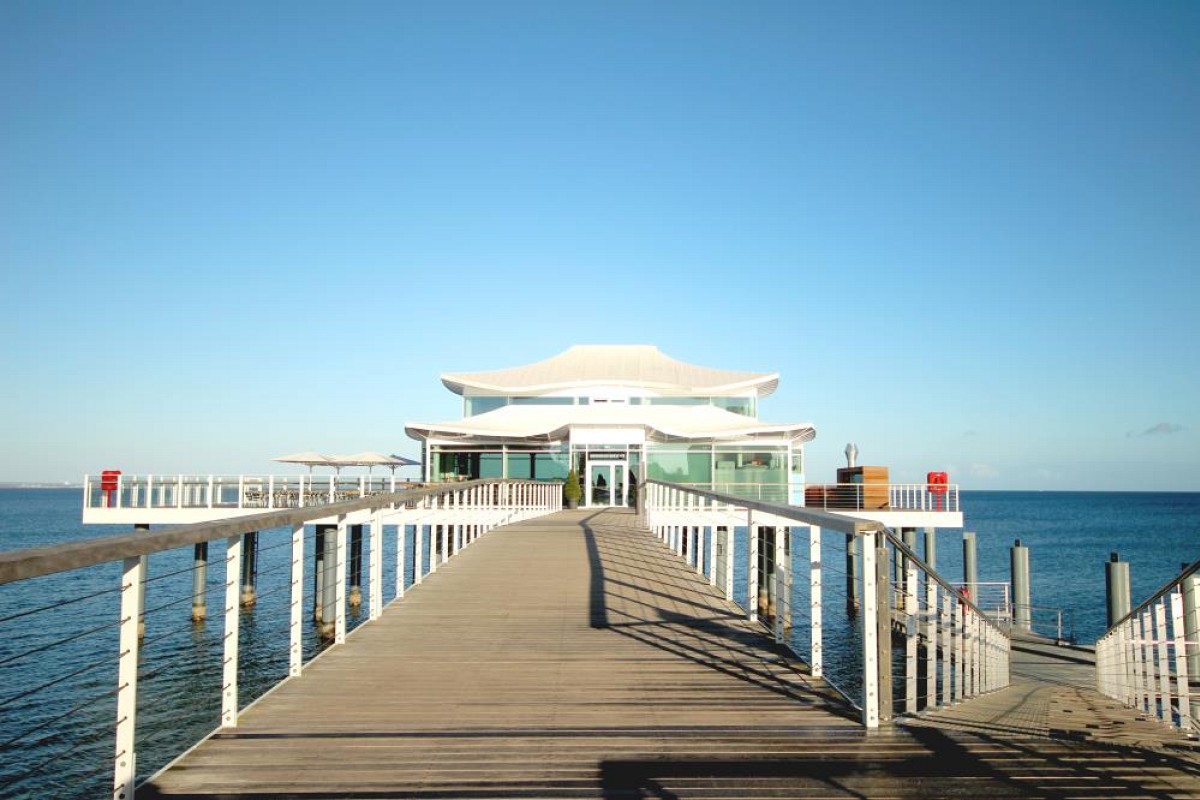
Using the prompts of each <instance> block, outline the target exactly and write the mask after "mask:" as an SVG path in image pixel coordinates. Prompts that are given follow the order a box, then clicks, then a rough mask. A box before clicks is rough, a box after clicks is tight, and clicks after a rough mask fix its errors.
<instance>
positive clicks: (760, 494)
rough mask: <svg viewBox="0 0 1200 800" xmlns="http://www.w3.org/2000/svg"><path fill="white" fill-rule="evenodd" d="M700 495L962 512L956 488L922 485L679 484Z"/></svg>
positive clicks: (823, 507)
mask: <svg viewBox="0 0 1200 800" xmlns="http://www.w3.org/2000/svg"><path fill="white" fill-rule="evenodd" d="M679 485H681V486H687V487H690V488H692V489H697V490H700V491H710V492H716V493H718V494H727V495H733V496H734V497H745V498H750V499H753V500H764V501H766V502H769V503H784V504H794V505H800V504H801V500H803V505H804V506H805V507H806V508H811V509H814V510H818V511H837V512H845V511H948V512H959V511H961V510H962V506H961V504H960V499H959V490H958V484H946V485H935V484H925V483H887V484H884V483H880V484H869V483H868V484H864V483H796V484H792V483H781V482H774V483H749V482H734V481H714V482H706V483H681V484H679Z"/></svg>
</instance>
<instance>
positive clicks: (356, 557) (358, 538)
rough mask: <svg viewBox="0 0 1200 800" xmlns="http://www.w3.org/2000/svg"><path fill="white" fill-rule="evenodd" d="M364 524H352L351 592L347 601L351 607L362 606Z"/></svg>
mask: <svg viewBox="0 0 1200 800" xmlns="http://www.w3.org/2000/svg"><path fill="white" fill-rule="evenodd" d="M362 555H363V526H362V525H351V526H350V593H349V595H348V596H347V598H346V602H347V603H348V604H349V606H350V607H351V608H360V607H361V606H362Z"/></svg>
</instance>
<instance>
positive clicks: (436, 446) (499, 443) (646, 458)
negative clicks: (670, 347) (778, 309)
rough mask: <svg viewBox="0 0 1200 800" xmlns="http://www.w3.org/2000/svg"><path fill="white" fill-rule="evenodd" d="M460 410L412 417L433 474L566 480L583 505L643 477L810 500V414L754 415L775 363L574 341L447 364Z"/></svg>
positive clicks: (614, 500)
mask: <svg viewBox="0 0 1200 800" xmlns="http://www.w3.org/2000/svg"><path fill="white" fill-rule="evenodd" d="M442 383H443V384H445V386H446V388H448V389H449V390H450V391H452V392H454V393H455V394H458V395H461V396H462V408H463V417H462V419H460V420H455V421H452V422H435V423H423V422H412V423H408V424H407V425H406V426H405V430H406V432H407V433H408V435H409V436H410V437H412V438H414V439H416V440H418V441H420V442H421V444H422V449H423V455H424V463H425V476H424V477H425V480H427V481H453V480H470V479H476V478H518V479H533V480H550V481H555V480H565V478H566V477H567V472H568V470H569V469H570V468H571V467H572V466H574V467H575V469H577V470H578V471H579V475H580V480H581V482H582V483H583V484H584V501H583V502H584V505H585V506H591V507H596V506H623V505H629V504H632V502H633V497H634V495H633V492H632V491H631V489H632V488H633V487H634V486H636V482H637V481H638V480H639V479H642V478H650V479H659V480H667V481H673V482H676V483H681V484H687V485H692V486H696V487H700V488H705V489H712V490H714V491H717V492H722V493H725V494H733V495H740V496H747V497H756V498H761V499H764V500H773V501H776V502H794V503H802V502H803V484H804V453H803V451H804V443H805V442H808V441H811V440H812V439H813V437H814V436H815V434H816V431H815V430H814V428H813V426H812V425H810V424H807V423H784V424H780V423H769V422H762V421H760V420H759V418H758V407H759V401H760V400H761V399H762V398H764V397H766V396H768V395H770V394H771V393H772V392H774V391H775V389H776V387H777V386H778V384H779V375H778V373H758V372H741V371H734V370H725V369H714V368H710V367H700V366H695V365H692V364H686V363H684V362H682V361H678V360H676V359H673V358H670V357H669V356H667V355H665V354H663V353H662V352H661V351H659V349H658V348H657V347H652V346H648V345H577V346H575V347H571V348H570V349H568V350H566V351H564V352H562V353H560V354H559V355H556V356H554V357H552V358H548V359H546V360H545V361H539V362H536V363H533V364H529V365H526V366H521V367H512V368H509V369H501V370H494V371H490V372H471V373H448V374H444V375H442Z"/></svg>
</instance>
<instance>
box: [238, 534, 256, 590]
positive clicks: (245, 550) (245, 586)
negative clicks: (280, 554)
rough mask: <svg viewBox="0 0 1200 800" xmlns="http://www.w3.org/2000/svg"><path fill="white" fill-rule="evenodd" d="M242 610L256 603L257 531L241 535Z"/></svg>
mask: <svg viewBox="0 0 1200 800" xmlns="http://www.w3.org/2000/svg"><path fill="white" fill-rule="evenodd" d="M241 577H242V591H241V604H242V608H251V607H253V606H254V604H255V603H256V602H258V588H257V586H258V531H249V532H247V533H244V534H242V576H241Z"/></svg>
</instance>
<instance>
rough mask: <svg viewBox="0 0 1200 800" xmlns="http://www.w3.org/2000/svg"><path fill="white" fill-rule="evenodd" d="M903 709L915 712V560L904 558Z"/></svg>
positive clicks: (911, 712) (916, 611)
mask: <svg viewBox="0 0 1200 800" xmlns="http://www.w3.org/2000/svg"><path fill="white" fill-rule="evenodd" d="M904 565H905V570H904V612H905V616H906V621H905V629H904V632H905V640H904V710H905V711H907V712H908V713H909V714H915V713H917V613H918V609H917V562H915V561H913V560H912V559H910V558H908V557H907V556H905V558H904Z"/></svg>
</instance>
